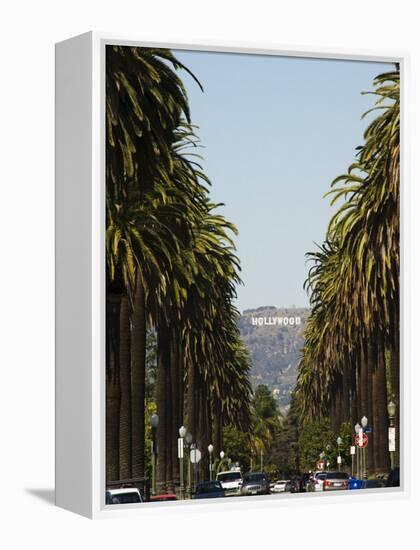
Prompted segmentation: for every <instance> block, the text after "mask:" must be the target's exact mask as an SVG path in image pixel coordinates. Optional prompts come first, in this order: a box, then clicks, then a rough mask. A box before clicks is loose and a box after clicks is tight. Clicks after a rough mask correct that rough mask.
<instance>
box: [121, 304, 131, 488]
mask: <svg viewBox="0 0 420 550" xmlns="http://www.w3.org/2000/svg"><path fill="white" fill-rule="evenodd" d="M128 307H129V306H128V297H127V294H126V293H124V294H123V295H122V297H121V307H120V386H121V406H120V456H119V460H120V478H121V479H129V478H131V372H130V371H131V369H130V316H129V309H128Z"/></svg>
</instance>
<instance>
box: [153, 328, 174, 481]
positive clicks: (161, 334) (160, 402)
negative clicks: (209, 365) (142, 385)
mask: <svg viewBox="0 0 420 550" xmlns="http://www.w3.org/2000/svg"><path fill="white" fill-rule="evenodd" d="M169 373H170V338H169V329H168V327H167V325H166V321H165V320H161V321H160V322H159V325H158V335H157V376H156V405H157V414H158V416H159V426H158V430H157V446H158V460H157V472H156V480H157V490H158V492H165V491H167V482H168V479H169V477H170V476H171V474H170V473H169V472H171V471H172V457H171V455H170V446H169V444H168V443H169V438H170V433H171V422H170V415H171V403H170V399H169V395H168V393H169V387H170V378H169Z"/></svg>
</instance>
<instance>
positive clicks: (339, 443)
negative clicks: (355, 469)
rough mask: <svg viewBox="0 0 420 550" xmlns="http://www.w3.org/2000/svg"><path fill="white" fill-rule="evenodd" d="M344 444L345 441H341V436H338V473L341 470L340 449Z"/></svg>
mask: <svg viewBox="0 0 420 550" xmlns="http://www.w3.org/2000/svg"><path fill="white" fill-rule="evenodd" d="M342 443H343V440H342V439H341V437H340V436H338V437H337V447H338V457H337V465H338V471H340V470H341V452H340V448H341V444H342Z"/></svg>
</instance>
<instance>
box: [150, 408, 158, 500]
mask: <svg viewBox="0 0 420 550" xmlns="http://www.w3.org/2000/svg"><path fill="white" fill-rule="evenodd" d="M158 426H159V416H158V415H157V414H152V416H151V417H150V429H151V431H152V495H155V494H156V456H157V454H158V449H157V445H156V432H157V428H158Z"/></svg>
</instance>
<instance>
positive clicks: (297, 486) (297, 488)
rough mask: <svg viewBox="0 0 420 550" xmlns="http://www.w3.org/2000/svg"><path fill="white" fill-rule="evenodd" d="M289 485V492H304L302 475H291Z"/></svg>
mask: <svg viewBox="0 0 420 550" xmlns="http://www.w3.org/2000/svg"><path fill="white" fill-rule="evenodd" d="M290 483H291V487H290V492H291V493H303V492H304V490H305V489H304V482H303V478H302V476H293V477H292V479H291V480H290Z"/></svg>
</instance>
